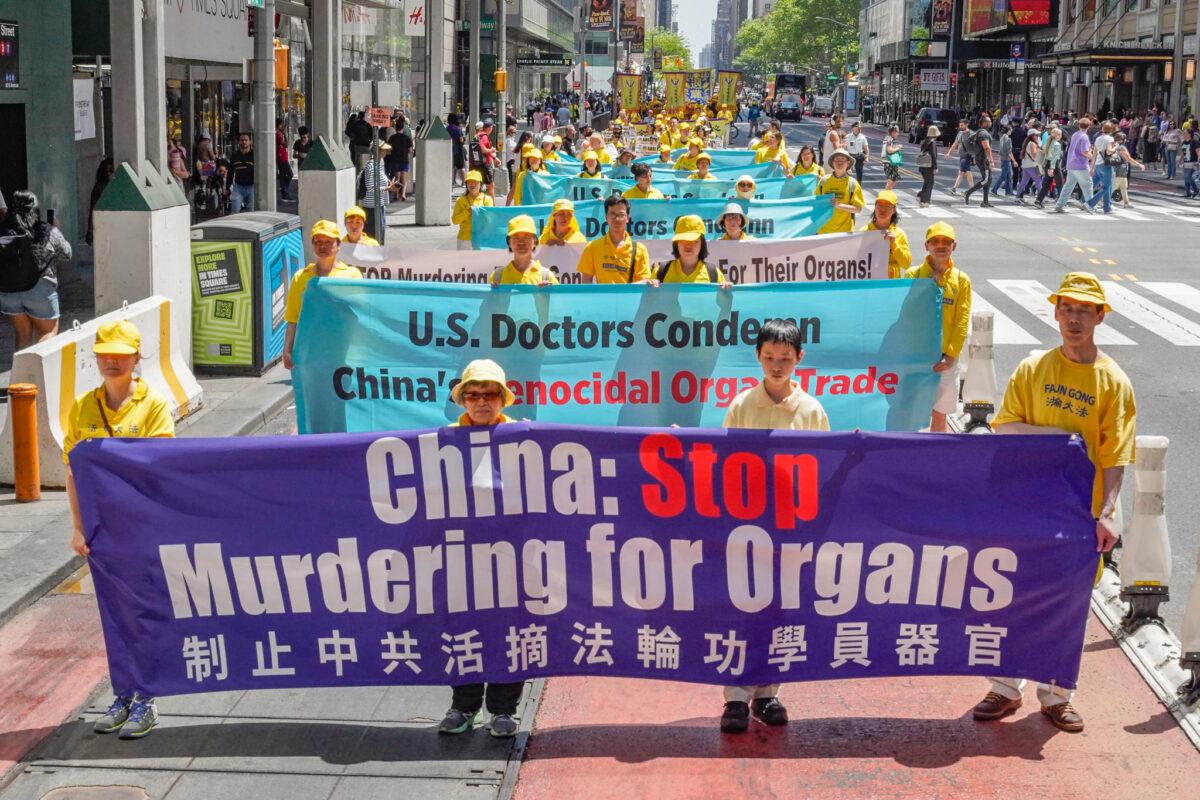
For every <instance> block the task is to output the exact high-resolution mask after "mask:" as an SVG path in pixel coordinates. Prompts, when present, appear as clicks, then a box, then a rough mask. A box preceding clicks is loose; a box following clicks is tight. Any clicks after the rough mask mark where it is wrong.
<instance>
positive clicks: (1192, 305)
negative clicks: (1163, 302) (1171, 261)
mask: <svg viewBox="0 0 1200 800" xmlns="http://www.w3.org/2000/svg"><path fill="white" fill-rule="evenodd" d="M1138 286H1141V287H1142V288H1144V289H1148V290H1149V291H1151V292H1154V293H1155V294H1156V295H1158V296H1159V297H1164V298H1166V299H1167V300H1170V301H1171V302H1172V303H1175V304H1177V305H1181V306H1183V307H1184V308H1186V309H1187V310H1188V311H1192V312H1195V313H1200V289H1197V288H1196V287H1195V286H1192V285H1190V284H1187V283H1176V282H1174V281H1141V282H1139V283H1138Z"/></svg>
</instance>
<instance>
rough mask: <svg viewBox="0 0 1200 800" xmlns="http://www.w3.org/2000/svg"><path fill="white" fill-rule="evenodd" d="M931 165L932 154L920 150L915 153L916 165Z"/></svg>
mask: <svg viewBox="0 0 1200 800" xmlns="http://www.w3.org/2000/svg"><path fill="white" fill-rule="evenodd" d="M932 166H933V154H932V153H930V152H927V151H925V150H922V151H921V152H920V153H918V154H917V167H932Z"/></svg>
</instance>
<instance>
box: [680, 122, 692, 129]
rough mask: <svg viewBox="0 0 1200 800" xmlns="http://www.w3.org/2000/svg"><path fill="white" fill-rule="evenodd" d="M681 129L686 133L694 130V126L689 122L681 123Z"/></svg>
mask: <svg viewBox="0 0 1200 800" xmlns="http://www.w3.org/2000/svg"><path fill="white" fill-rule="evenodd" d="M679 129H680V130H685V131H690V130H691V129H692V125H691V123H689V122H681V123H679Z"/></svg>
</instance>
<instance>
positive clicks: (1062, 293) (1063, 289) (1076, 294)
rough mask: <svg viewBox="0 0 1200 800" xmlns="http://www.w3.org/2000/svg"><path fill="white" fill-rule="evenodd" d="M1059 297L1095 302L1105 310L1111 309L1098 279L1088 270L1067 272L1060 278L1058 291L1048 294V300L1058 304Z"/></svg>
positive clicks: (1082, 301)
mask: <svg viewBox="0 0 1200 800" xmlns="http://www.w3.org/2000/svg"><path fill="white" fill-rule="evenodd" d="M1060 297H1068V298H1070V299H1072V300H1078V301H1079V302H1081V303H1095V304H1096V305H1098V306H1100V307H1101V308H1103V309H1104V310H1105V311H1112V306H1110V305H1109V304H1108V298H1107V297H1105V295H1104V287H1103V286H1101V285H1100V279H1099V278H1097V277H1096V276H1095V275H1093V274H1092V273H1090V272H1068V273H1067V274H1066V276H1064V277H1063V279H1062V284H1061V285H1060V286H1059V287H1058V291H1057V292H1055V293H1054V294H1052V295H1050V298H1049V299H1050V302H1051V303H1054V304H1055V305H1058V299H1059V298H1060Z"/></svg>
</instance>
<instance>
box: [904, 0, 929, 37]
mask: <svg viewBox="0 0 1200 800" xmlns="http://www.w3.org/2000/svg"><path fill="white" fill-rule="evenodd" d="M932 15H933V0H913V2H912V6H911V7H910V9H909V27H910V29H911V33H910V34H909V38H910V39H929V38H930V37H931V36H932V30H931V17H932Z"/></svg>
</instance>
